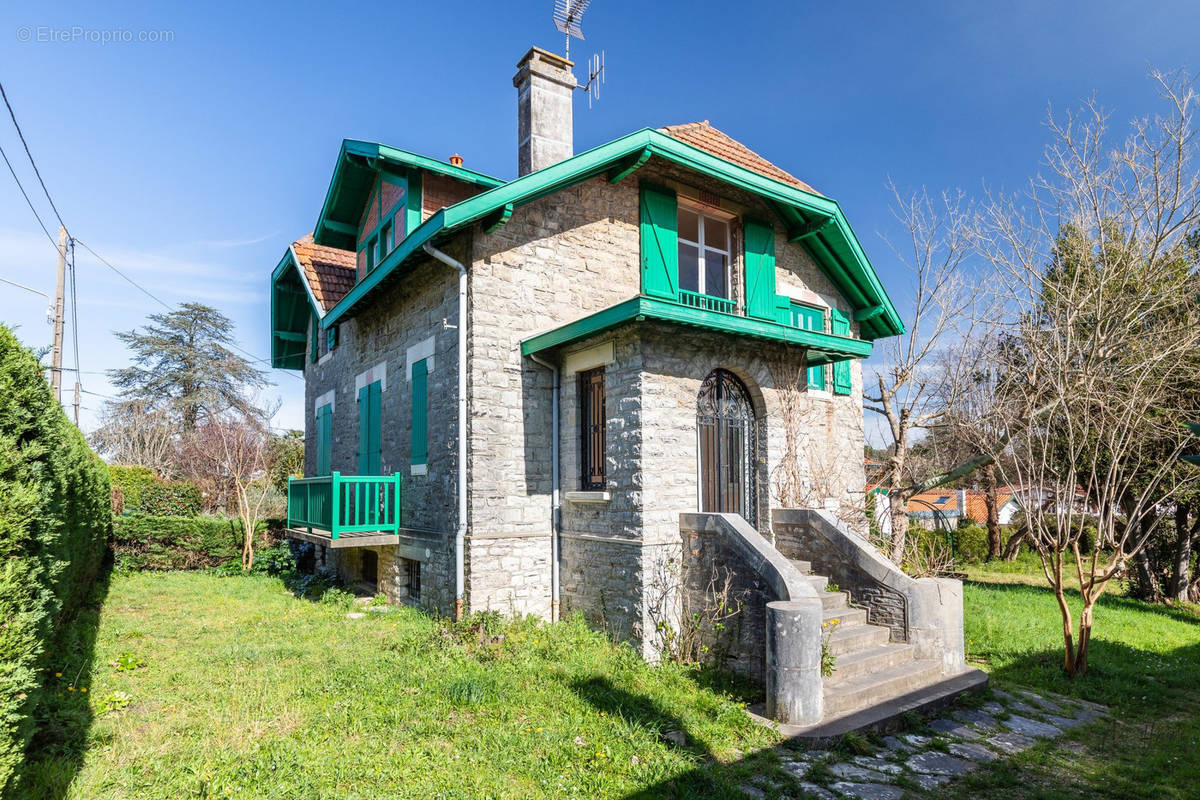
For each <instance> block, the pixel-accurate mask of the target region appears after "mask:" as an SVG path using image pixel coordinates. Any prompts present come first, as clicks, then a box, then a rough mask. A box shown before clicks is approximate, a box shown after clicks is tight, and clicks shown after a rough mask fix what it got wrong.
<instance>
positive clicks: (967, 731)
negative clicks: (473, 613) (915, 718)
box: [929, 717, 983, 740]
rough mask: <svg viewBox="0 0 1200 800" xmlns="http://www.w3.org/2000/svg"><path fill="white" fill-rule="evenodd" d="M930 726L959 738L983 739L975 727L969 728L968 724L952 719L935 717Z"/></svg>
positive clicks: (939, 731)
mask: <svg viewBox="0 0 1200 800" xmlns="http://www.w3.org/2000/svg"><path fill="white" fill-rule="evenodd" d="M929 727H931V728H933V729H934V730H935V731H937V732H938V733H944V734H946V735H947V736H954V737H957V738H959V739H972V740H974V739H982V738H983V737H982V736H981V735H980V734H979V732H978V731H976V730H975V729H974V728H968V727H967V726H966V725H964V724H962V723H961V722H958V721H956V720H952V719H946V718H944V717H943V718H942V719H935V720H934V721H933V722H931V723H929Z"/></svg>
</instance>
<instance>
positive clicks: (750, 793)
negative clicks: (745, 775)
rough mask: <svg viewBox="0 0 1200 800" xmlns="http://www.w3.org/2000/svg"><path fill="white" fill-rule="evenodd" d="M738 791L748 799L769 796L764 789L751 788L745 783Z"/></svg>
mask: <svg viewBox="0 0 1200 800" xmlns="http://www.w3.org/2000/svg"><path fill="white" fill-rule="evenodd" d="M738 789H740V790H741V792H742V794H744V795H746V797H766V796H767V793H766V792H764V791H763V790H762V789H759V788H758V787H757V786H751V785H750V784H748V783H743V784H742V785H741V786H739V787H738Z"/></svg>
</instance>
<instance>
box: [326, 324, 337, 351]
mask: <svg viewBox="0 0 1200 800" xmlns="http://www.w3.org/2000/svg"><path fill="white" fill-rule="evenodd" d="M337 332H338V326H337V325H334V326H333V327H332V328H330V329H329V330H328V331H327V332H326V333H325V345H326V347H327V348H328V349H330V350H332V349H333V348H335V347H337Z"/></svg>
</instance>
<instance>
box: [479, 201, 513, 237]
mask: <svg viewBox="0 0 1200 800" xmlns="http://www.w3.org/2000/svg"><path fill="white" fill-rule="evenodd" d="M512 213H513V204H512V203H505V204H504V205H503V206H502V207H500V208H497V209H496V210H495V211H493V212H492V213H490V214H488V215H487V216H485V217H484V218H483V219H482V220H481V222H482V223H483V232H484V233H494V232H495V231H498V230H499V229H500V228H503V227H504V224H505V223H506V222H508V221H509V219H511V218H512Z"/></svg>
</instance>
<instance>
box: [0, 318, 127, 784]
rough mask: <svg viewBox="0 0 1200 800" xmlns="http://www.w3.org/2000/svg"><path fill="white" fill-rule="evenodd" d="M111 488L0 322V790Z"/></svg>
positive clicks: (82, 583) (96, 563) (88, 577)
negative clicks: (48, 653)
mask: <svg viewBox="0 0 1200 800" xmlns="http://www.w3.org/2000/svg"><path fill="white" fill-rule="evenodd" d="M109 491H110V490H109V481H108V470H107V468H106V467H105V465H104V463H103V462H102V461H101V460H100V459H99V458H98V457H97V456H96V454H95V453H93V452H92V451H91V450H90V449H89V448H88V446H87V443H86V441H85V440H84V438H83V435H82V434H81V433H80V432H79V430H78V429H77V428H76V427H75V426H74V425H72V424H71V423H70V422H69V421H68V420H67V417H66V415H65V414H64V413H63V411H62V407H61V406H60V405H59V404H58V402H57V401H55V399H54V396H53V394H52V393H51V391H50V387H49V386H48V385H47V384H46V379H45V378H44V377H43V375H42V368H41V366H40V365H39V364H38V361H37V359H36V358H35V357H34V355H33V353H32V352H31V351H30V350H29V349H28V348H25V347H23V346H22V345H21V344H20V342H18V341H17V338H16V336H14V335H13V332H12V331H11V330H10V329H9V328H7V327H5V326H4V325H0V564H2V566H0V794H3V793H4V791H5V790H6V788H8V787H9V786H10V785H11V784H12V783H13V782H14V777H13V776H14V773H15V770H16V768H17V766H18V764H19V763H20V761H21V758H22V755H23V752H24V749H25V746H26V744H27V743H28V741H29V738H30V736H31V735H32V733H33V728H34V722H33V721H34V718H35V715H36V714H37V713H38V707H39V704H40V703H41V701H42V698H43V693H44V692H45V691H46V689H45V687H44V686H43V682H42V678H43V676H44V675H45V667H46V666H47V664H46V661H45V658H46V653H47V651H48V650H49V649H51V648H52V647H53V644H54V639H55V636H56V634H57V633H58V631H59V630H60V629H61V628H62V626H63V623H64V622H65V621H67V620H69V619H70V618H71V616H72V615H73V614H74V613H75V612H76V611H77V610H78V608H79V607H80V604H81V603H82V602H83V601H84V599H85V598H86V597H87V596H88V593H89V591H90V589H91V587H92V584H93V583H94V582H95V579H96V576H97V574H98V572H99V568H100V566H101V563H102V561H103V557H104V550H105V546H106V544H107V541H108V535H109V531H110V529H111V525H110V520H111V512H110V500H109V496H110V495H109Z"/></svg>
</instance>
